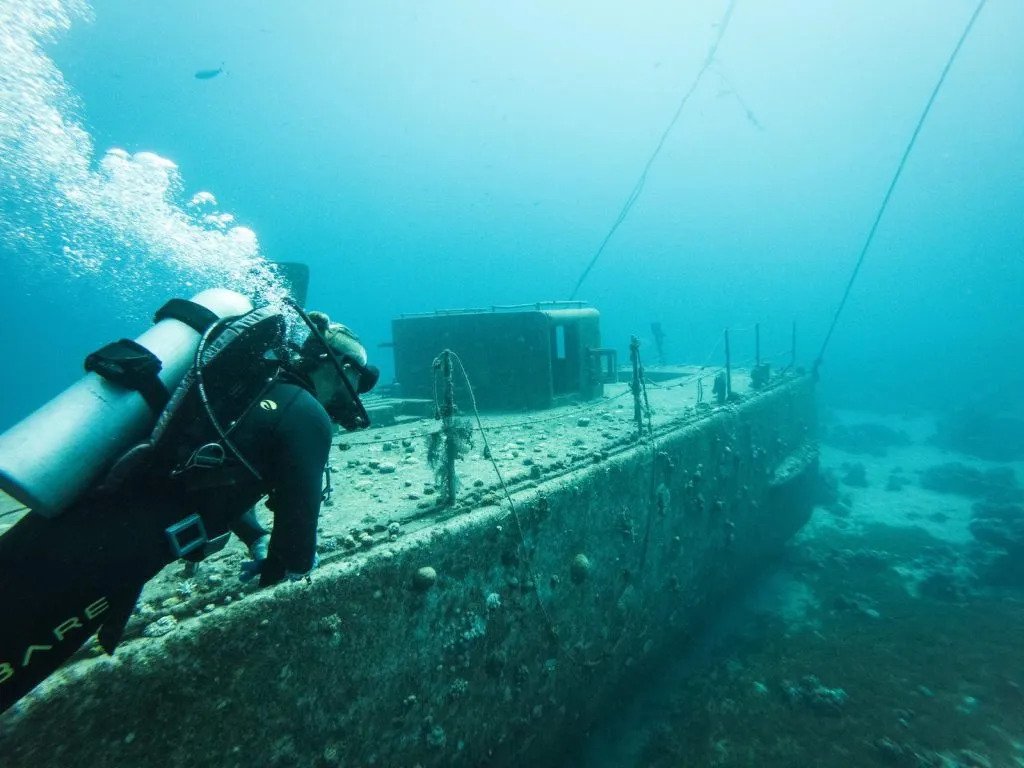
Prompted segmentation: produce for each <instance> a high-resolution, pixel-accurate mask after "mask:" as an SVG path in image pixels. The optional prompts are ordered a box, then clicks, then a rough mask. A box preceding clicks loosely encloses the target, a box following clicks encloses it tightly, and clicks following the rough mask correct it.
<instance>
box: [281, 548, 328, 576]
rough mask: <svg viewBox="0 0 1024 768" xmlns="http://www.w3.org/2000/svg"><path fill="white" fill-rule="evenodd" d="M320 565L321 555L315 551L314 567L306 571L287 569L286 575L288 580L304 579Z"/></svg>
mask: <svg viewBox="0 0 1024 768" xmlns="http://www.w3.org/2000/svg"><path fill="white" fill-rule="evenodd" d="M318 565H320V557H319V556H318V555H317V554H316V553H314V554H313V567H312V568H310V569H309V570H308V571H306V572H305V573H299V572H297V571H285V572H284V577H285V578H286V579H288V581H302V580H303V579H304V578H306V577H307V576H309V574H311V573H312V572H313V571H314V569H315V568H316V567H317V566H318Z"/></svg>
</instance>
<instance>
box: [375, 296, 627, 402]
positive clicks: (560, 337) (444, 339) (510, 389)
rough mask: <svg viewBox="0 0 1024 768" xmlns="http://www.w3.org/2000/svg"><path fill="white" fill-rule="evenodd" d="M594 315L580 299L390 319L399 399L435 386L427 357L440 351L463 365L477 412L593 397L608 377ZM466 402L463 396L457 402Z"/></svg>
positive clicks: (461, 391)
mask: <svg viewBox="0 0 1024 768" xmlns="http://www.w3.org/2000/svg"><path fill="white" fill-rule="evenodd" d="M599 320H600V316H599V313H598V311H597V310H596V309H594V308H592V307H587V306H584V305H583V304H581V303H577V302H573V303H570V304H566V303H550V304H529V305H518V306H514V307H492V308H491V309H465V310H449V311H440V312H434V313H432V314H423V315H403V316H401V317H399V318H396V319H395V320H393V321H392V324H391V328H392V334H393V335H392V338H393V342H394V355H395V379H396V382H397V383H398V385H399V389H400V391H401V393H402V396H403V397H408V398H427V399H429V398H433V397H434V396H435V393H437V392H439V391H441V384H440V382H439V381H438V378H437V377H438V376H440V375H441V374H440V371H439V368H438V367H437V366H435V364H434V361H435V360H436V359H437V357H438V355H440V353H441V352H442V351H444V350H446V349H449V350H451V351H452V352H454V353H455V354H456V355H457V356H458V359H459V360H460V361H461V363H462V368H463V369H464V370H465V374H466V375H465V376H463V375H462V371H460V370H458V366H456V370H455V372H454V374H453V381H454V385H455V390H456V393H457V395H458V396H459V399H460V400H462V397H461V396H462V395H468V392H467V391H466V386H467V384H466V383H467V380H468V381H469V382H470V384H471V386H472V388H473V395H474V398H475V401H476V404H477V406H478V407H479V408H481V409H482V410H489V411H517V410H537V409H543V408H550V407H552V406H555V405H562V404H565V403H569V402H574V401H580V400H590V399H592V398H595V397H600V396H601V395H602V394H603V392H604V383H605V382H606V381H614V375H615V367H616V366H615V353H614V352H613V351H611V350H607V349H604V348H602V347H601V331H600V324H599ZM462 402H465V400H462Z"/></svg>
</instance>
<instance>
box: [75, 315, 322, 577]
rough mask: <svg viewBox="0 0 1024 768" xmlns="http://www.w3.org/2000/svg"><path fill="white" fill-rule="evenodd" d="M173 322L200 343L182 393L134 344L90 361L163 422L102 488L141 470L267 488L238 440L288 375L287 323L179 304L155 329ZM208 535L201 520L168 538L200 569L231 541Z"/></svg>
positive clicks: (188, 520) (187, 521) (178, 525)
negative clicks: (238, 431) (246, 421)
mask: <svg viewBox="0 0 1024 768" xmlns="http://www.w3.org/2000/svg"><path fill="white" fill-rule="evenodd" d="M167 318H172V319H175V320H179V321H181V322H183V323H185V324H186V325H188V326H190V327H191V328H193V329H194V330H195V331H196V332H197V333H199V334H200V335H201V338H200V341H199V345H198V348H197V349H196V354H195V359H194V361H193V364H192V366H191V368H190V369H189V370H188V372H187V373H186V374H185V376H184V377H183V379H182V380H181V382H180V383H179V384H178V385H177V386H176V387H175V388H174V391H173V393H172V392H169V391H168V390H167V388H166V387H165V386H164V384H163V382H162V381H161V380H160V378H159V376H158V374H159V372H160V370H161V368H162V363H161V361H160V360H159V358H157V357H156V356H155V355H154V354H153V353H152V352H150V351H149V350H147V349H146V348H145V347H142V346H141V345H139V344H137V343H136V342H134V341H132V340H130V339H121V340H120V341H117V342H114V343H112V344H108V345H106V346H105V347H103V348H101V349H99V350H97V351H96V352H94V353H92V354H91V355H89V356H88V357H87V358H86V360H85V368H86V370H88V371H93V372H95V373H97V374H99V375H100V376H103V377H104V378H105V379H107V380H108V381H111V382H112V383H114V384H118V385H120V386H122V387H126V388H128V389H133V390H135V391H137V392H139V394H140V395H142V397H143V398H144V399H145V401H146V403H147V404H148V405H149V407H150V408H151V409H152V410H153V411H154V413H157V414H158V419H157V423H156V426H155V427H154V428H153V430H152V432H151V434H150V436H149V438H148V439H146V440H145V441H143V442H141V443H139V444H138V445H135V446H134V447H132V448H131V449H129V450H128V451H127V452H126V453H125V454H123V455H122V456H121V458H119V459H118V460H117V461H116V462H115V463H114V465H113V466H112V468H111V469H110V471H109V472H108V473H107V475H106V477H105V479H104V480H103V483H102V484H101V488H102V489H104V490H112V489H115V488H117V487H119V486H120V485H121V484H122V483H124V482H125V481H126V480H128V479H130V478H132V477H134V476H137V473H138V472H139V471H142V470H146V471H148V472H155V473H157V474H158V475H163V476H165V477H166V476H169V477H171V478H175V479H176V480H177V481H180V482H182V483H184V484H185V487H187V488H189V489H190V490H198V489H202V488H209V487H215V486H225V485H231V484H234V483H236V482H240V481H242V480H243V479H255V480H256V481H259V482H262V480H263V478H262V477H261V475H260V473H259V472H258V471H257V469H256V468H255V467H254V466H253V465H252V464H251V463H250V462H249V460H248V459H247V458H246V457H245V456H244V455H243V454H242V452H241V451H240V450H239V449H238V448H237V446H235V444H234V442H233V441H232V439H231V433H232V432H233V430H234V429H235V427H236V426H237V425H238V424H239V423H240V422H241V421H242V419H243V418H244V417H245V415H246V414H247V413H248V412H249V410H250V409H251V408H252V407H253V406H254V405H255V404H256V403H258V402H259V401H260V399H261V398H262V397H263V395H264V393H265V392H266V391H267V389H269V388H270V387H271V386H272V385H273V384H274V383H275V382H276V381H278V379H279V378H280V377H281V375H282V374H284V373H285V372H286V370H287V360H288V352H287V348H286V346H285V337H286V325H285V320H284V317H283V316H282V315H281V313H280V311H279V310H277V309H275V308H273V307H262V308H259V309H254V310H252V311H251V312H248V313H246V314H244V315H239V316H234V317H227V318H223V319H219V318H218V317H217V315H215V314H214V313H213V312H211V311H210V310H208V309H206V308H205V307H203V306H200V305H198V304H195V303H193V302H191V301H187V300H185V299H172V300H170V301H168V302H167V303H166V304H165V305H164V306H163V307H161V308H160V310H159V311H158V312H157V313H156V316H155V322H159V321H161V320H164V319H167ZM289 378H292V377H289ZM298 383H300V384H302V383H303V382H301V381H299V382H298ZM307 388H308V387H307ZM215 404H216V408H215V407H214V405H215ZM211 432H212V434H211ZM197 443H198V447H195V446H196V444H197ZM207 530H208V528H207V525H206V523H204V521H203V518H202V517H201V516H200V515H199V514H196V513H192V514H190V515H187V516H186V517H184V518H183V519H181V520H179V521H178V522H175V523H173V524H172V525H169V526H168V527H167V528H166V529H165V531H164V533H165V535H166V537H167V541H168V544H169V546H170V550H171V553H172V554H173V555H174V557H175V558H182V557H184V558H187V559H190V560H201V559H203V558H204V557H206V556H207V555H210V554H213V553H214V552H217V551H219V550H221V549H223V547H224V546H225V545H226V544H227V542H228V540H229V538H230V532H225V533H224V534H222V535H219V536H216V537H214V538H212V539H211V538H209V537H208V535H207Z"/></svg>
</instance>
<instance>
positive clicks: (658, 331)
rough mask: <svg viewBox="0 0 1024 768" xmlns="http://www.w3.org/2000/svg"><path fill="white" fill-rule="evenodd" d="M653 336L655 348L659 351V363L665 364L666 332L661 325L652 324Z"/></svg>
mask: <svg viewBox="0 0 1024 768" xmlns="http://www.w3.org/2000/svg"><path fill="white" fill-rule="evenodd" d="M651 335H653V336H654V346H655V347H657V349H658V363H660V364H661V365H664V364H665V331H664V330H663V329H662V327H661V323H651Z"/></svg>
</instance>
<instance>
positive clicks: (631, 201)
mask: <svg viewBox="0 0 1024 768" xmlns="http://www.w3.org/2000/svg"><path fill="white" fill-rule="evenodd" d="M735 7H736V0H730V2H729V6H728V7H727V8H726V9H725V13H724V14H723V15H722V20H721V21H720V22H718V34H717V35H716V36H715V41H714V42H713V43H712V44H711V49H710V50H709V51H708V55H707V56H706V57H705V59H704V64H703V65H702V66H701V68H700V71H698V72H697V76H696V77H695V78H694V79H693V83H691V84H690V88H689V90H687V91H686V93H684V94H683V98H682V99H680V101H679V106H678V107H676V112H675V114H674V115H672V119H671V120H669V122H668V126H666V128H665V130H664V131H663V132H662V134H661V139H659V141H658V145H657V146H656V147H655V148H654V151H653V152H652V153H651V155H650V157H648V158H647V163H646V164H645V165H644V169H643V171H642V172H641V173H640V178H639V179H637V182H636V184H634V185H633V190H632V191H631V192H630V193H629V197H627V198H626V202H625V204H623V206H622V210H621V211H619V215H618V216H617V217H616V219H615V221H614V222H612V226H611V228H610V229H609V230H608V233H607V234H606V235H605V236H604V240H602V241H601V245H599V246H598V248H597V252H596V253H595V254H594V256H593V258H591V259H590V263H589V264H587V268H586V269H584V270H583V274H582V275H580V278H579V280H577V281H576V287H575V288H573V289H572V293H571V294H570V295H569V299H570V300H572V299H575V298H576V294H577V293H578V292H579V290H580V286H582V285H583V281H584V280H586V279H587V275H589V274H590V270H592V269H593V268H594V265H595V264H597V260H598V259H600V258H601V254H602V253H604V249H605V248H606V247H607V245H608V243H609V241H610V240H611V239H612V236H613V235H614V234H615V232H616V230H617V229H618V228H619V226H620V225H621V224H622V222H624V221H625V220H626V217H627V216H629V212H630V211H631V210H632V209H633V206H634V205H635V204H636V201H637V199H639V197H640V193H641V192H642V191H643V189H644V185H645V184H646V183H647V173H648V172H649V171H650V170H651V166H652V165H654V161H655V160H656V159H657V157H658V155H659V154H660V153H661V148H662V147H663V146H665V141H666V139H668V135H669V134H670V133H671V132H672V129H673V128H674V127H675V124H676V122H677V121H678V120H679V116H680V115H681V114H682V113H683V108H684V107H685V106H686V103H687V102H688V101H689V100H690V97H691V96H692V95H693V92H694V91H696V90H697V86H698V85H700V81H701V80H702V79H703V78H704V75H705V73H706V72H707V71H708V70H709V69H710V68H711V65H712V64H713V63H714V61H715V54H717V53H718V46H719V45H720V44H721V42H722V38H723V37H724V36H725V30H726V28H727V27H728V26H729V20H730V19H731V18H732V12H733V9H734V8H735Z"/></svg>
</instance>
